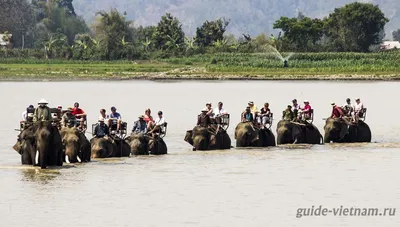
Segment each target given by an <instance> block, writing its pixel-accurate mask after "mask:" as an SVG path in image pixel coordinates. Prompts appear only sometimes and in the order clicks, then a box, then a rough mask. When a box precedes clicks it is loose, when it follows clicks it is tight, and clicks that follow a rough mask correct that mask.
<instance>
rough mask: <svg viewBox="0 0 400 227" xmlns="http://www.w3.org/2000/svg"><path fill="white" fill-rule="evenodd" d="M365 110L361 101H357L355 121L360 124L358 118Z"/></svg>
mask: <svg viewBox="0 0 400 227" xmlns="http://www.w3.org/2000/svg"><path fill="white" fill-rule="evenodd" d="M363 109H364V105H363V104H362V103H361V101H360V99H359V98H357V99H356V104H355V105H354V121H355V122H356V123H358V118H359V117H360V114H362V111H363Z"/></svg>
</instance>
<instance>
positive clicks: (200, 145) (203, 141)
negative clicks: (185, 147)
mask: <svg viewBox="0 0 400 227" xmlns="http://www.w3.org/2000/svg"><path fill="white" fill-rule="evenodd" d="M193 146H194V147H195V148H196V150H199V151H205V150H208V147H209V141H208V140H207V138H206V137H203V136H196V137H195V139H194V141H193Z"/></svg>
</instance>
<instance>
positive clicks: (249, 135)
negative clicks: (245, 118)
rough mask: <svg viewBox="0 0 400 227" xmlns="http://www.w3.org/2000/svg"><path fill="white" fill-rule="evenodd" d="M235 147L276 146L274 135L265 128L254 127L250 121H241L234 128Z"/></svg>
mask: <svg viewBox="0 0 400 227" xmlns="http://www.w3.org/2000/svg"><path fill="white" fill-rule="evenodd" d="M235 139H236V147H270V146H276V143H275V136H274V134H273V133H272V132H271V130H269V129H267V128H263V129H261V128H256V127H254V125H253V124H252V123H251V122H241V123H239V124H238V125H237V126H236V128H235Z"/></svg>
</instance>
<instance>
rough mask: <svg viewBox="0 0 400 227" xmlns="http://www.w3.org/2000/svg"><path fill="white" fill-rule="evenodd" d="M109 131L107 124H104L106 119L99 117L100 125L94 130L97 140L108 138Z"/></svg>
mask: <svg viewBox="0 0 400 227" xmlns="http://www.w3.org/2000/svg"><path fill="white" fill-rule="evenodd" d="M109 133H110V132H109V129H108V126H107V125H106V124H104V118H103V117H99V124H97V125H96V127H95V128H94V132H93V134H94V137H96V138H103V137H105V136H108V134H109Z"/></svg>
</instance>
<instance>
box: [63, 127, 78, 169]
mask: <svg viewBox="0 0 400 227" xmlns="http://www.w3.org/2000/svg"><path fill="white" fill-rule="evenodd" d="M79 134H80V132H79V131H78V129H76V128H75V127H72V128H68V127H64V128H63V129H62V130H61V138H62V143H63V148H64V153H65V162H66V163H75V162H82V159H81V157H80V156H82V155H81V154H80V150H81V139H80V135H79Z"/></svg>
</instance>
